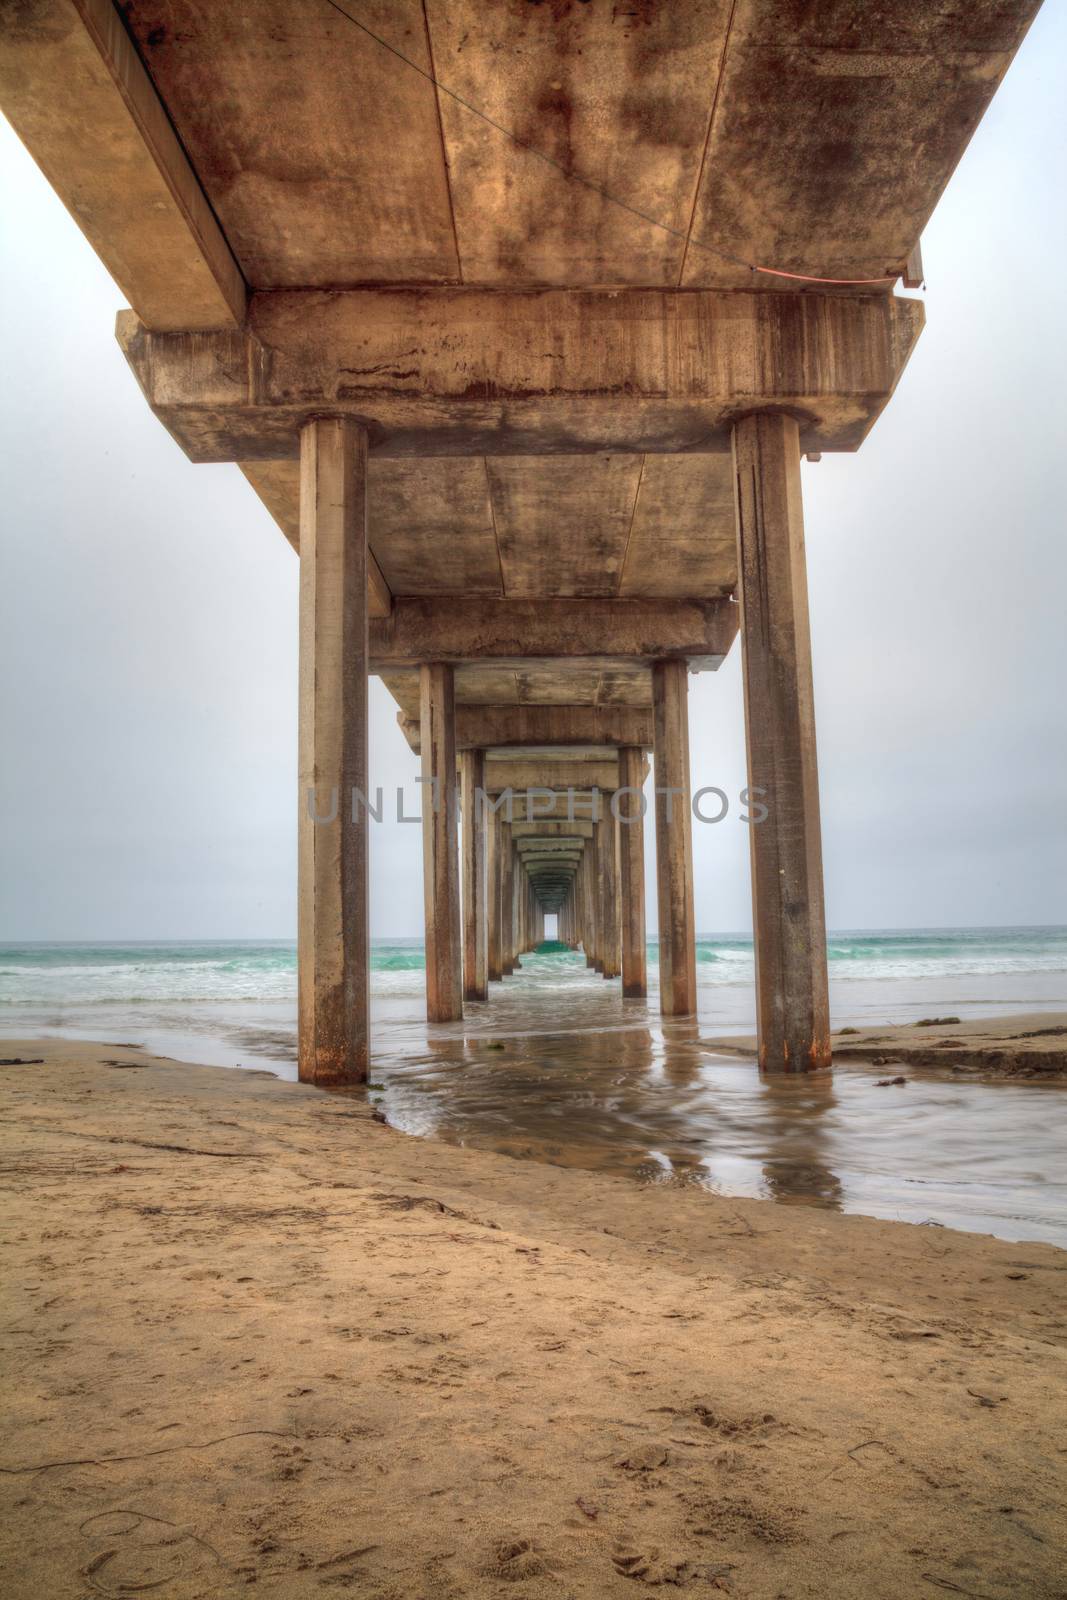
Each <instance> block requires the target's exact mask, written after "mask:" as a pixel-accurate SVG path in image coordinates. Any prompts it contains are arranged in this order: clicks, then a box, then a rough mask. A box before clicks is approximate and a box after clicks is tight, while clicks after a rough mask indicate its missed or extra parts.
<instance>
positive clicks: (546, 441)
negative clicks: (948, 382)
mask: <svg viewBox="0 0 1067 1600" xmlns="http://www.w3.org/2000/svg"><path fill="white" fill-rule="evenodd" d="M923 315H924V313H923V306H922V303H921V301H918V300H906V299H900V300H898V299H896V298H894V297H893V296H891V295H864V294H856V295H847V294H818V293H813V294H802V295H801V294H795V293H775V292H762V293H758V294H755V293H753V294H747V293H742V292H736V291H729V290H716V289H622V290H611V291H608V290H603V289H481V288H474V287H470V288H453V287H434V288H418V289H413V288H409V289H350V290H342V291H338V292H328V293H327V292H323V291H320V290H316V289H299V290H275V291H268V292H261V293H258V294H255V295H253V296H252V297H251V299H250V301H249V308H248V320H247V324H246V326H245V327H244V328H242V329H239V330H235V331H226V330H223V331H219V332H214V333H212V332H187V333H158V332H150V331H149V329H148V328H146V327H145V326H144V325H143V324H142V323H141V321H140V320H139V319H138V318H137V316H136V315H135V314H134V313H133V312H120V314H119V317H118V322H117V325H116V333H117V337H118V340H119V343H120V345H121V346H122V349H123V352H124V354H125V356H126V359H127V360H128V361H129V363H130V365H131V367H132V368H133V370H134V373H135V374H136V377H137V380H138V382H139V383H140V385H141V388H142V389H143V390H144V393H145V395H146V397H147V399H148V402H149V404H150V405H151V407H152V409H153V410H154V411H155V413H156V415H157V416H158V417H159V418H160V420H161V421H162V422H163V423H164V424H165V425H166V427H167V428H168V429H169V430H170V432H171V434H172V435H173V437H174V438H175V439H176V440H177V442H178V443H179V444H180V445H181V447H182V449H183V450H184V451H185V452H186V454H187V455H188V456H189V458H190V459H191V460H193V461H244V462H250V461H257V460H260V461H263V460H272V459H276V460H278V459H287V458H291V457H292V456H293V455H294V454H295V451H296V439H297V435H298V432H299V429H300V426H301V424H302V423H303V422H304V421H305V420H306V419H307V417H308V416H309V415H311V414H316V413H319V412H322V411H330V412H340V413H348V414H351V415H352V416H354V417H358V418H359V420H360V421H361V423H363V424H364V425H365V426H367V427H368V428H369V430H370V434H371V441H372V447H373V449H374V450H375V451H376V453H377V454H379V455H386V456H420V455H422V456H432V455H479V456H496V455H554V454H566V455H573V454H581V453H583V452H597V451H601V452H602V451H629V452H633V453H644V452H650V453H664V452H666V453H669V452H675V451H693V450H697V451H708V450H721V451H725V450H727V449H729V429H730V427H731V425H732V423H733V422H734V420H735V419H736V418H737V417H738V416H739V415H743V414H744V413H745V412H748V411H753V410H759V409H766V408H772V409H780V410H788V411H789V412H790V413H792V414H793V415H795V416H796V417H797V418H798V420H799V422H800V428H801V435H800V437H801V448H802V449H804V450H814V451H822V450H855V449H857V448H858V446H859V444H860V443H861V441H862V440H863V438H864V436H865V435H866V433H867V432H868V431H869V429H870V427H871V425H872V423H873V422H874V420H875V418H876V417H877V416H878V415H879V413H880V412H881V410H882V408H883V406H884V405H885V404H886V402H887V401H888V400H889V398H890V396H891V395H892V393H893V389H894V388H895V386H896V383H897V380H898V379H899V377H900V374H901V372H902V371H903V369H904V365H905V363H906V361H907V359H908V357H909V356H910V354H911V351H912V349H913V348H914V345H915V342H916V340H917V339H918V337H919V334H920V332H921V330H922V325H923Z"/></svg>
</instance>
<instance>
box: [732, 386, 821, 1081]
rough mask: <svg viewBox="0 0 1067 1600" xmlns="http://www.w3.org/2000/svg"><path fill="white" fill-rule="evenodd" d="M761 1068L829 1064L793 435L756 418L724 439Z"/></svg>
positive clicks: (789, 425) (780, 422)
mask: <svg viewBox="0 0 1067 1600" xmlns="http://www.w3.org/2000/svg"><path fill="white" fill-rule="evenodd" d="M733 461H734V476H735V481H736V486H737V566H738V595H739V598H740V602H741V652H742V666H743V675H744V694H745V739H746V744H747V750H748V786H749V794H750V797H751V799H752V801H758V802H760V803H761V804H765V805H766V806H767V815H766V817H765V818H764V820H763V821H762V822H759V823H756V824H752V825H750V828H749V838H750V841H751V856H752V913H753V925H754V930H755V944H756V1008H757V1025H758V1035H759V1061H760V1066H761V1068H763V1070H764V1071H784V1072H802V1071H808V1070H810V1069H811V1068H816V1067H826V1066H829V1064H830V1002H829V994H828V985H827V971H826V919H825V914H824V911H823V881H822V838H821V834H820V828H819V777H818V767H817V762H816V754H815V696H814V691H813V688H812V679H811V637H810V630H809V625H808V580H807V571H806V565H805V559H804V516H803V508H802V501H801V489H800V442H799V429H798V427H797V424H796V421H795V420H794V419H793V418H792V417H786V416H781V415H778V414H774V415H769V414H766V413H763V414H757V415H754V416H750V417H745V418H743V419H742V421H740V422H738V423H736V424H735V425H734V428H733Z"/></svg>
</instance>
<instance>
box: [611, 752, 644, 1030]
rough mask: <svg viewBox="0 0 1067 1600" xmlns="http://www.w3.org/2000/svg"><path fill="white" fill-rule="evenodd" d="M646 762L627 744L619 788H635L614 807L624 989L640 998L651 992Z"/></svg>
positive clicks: (630, 996) (629, 995)
mask: <svg viewBox="0 0 1067 1600" xmlns="http://www.w3.org/2000/svg"><path fill="white" fill-rule="evenodd" d="M643 766H644V751H643V750H640V749H638V748H637V747H636V746H634V745H627V746H626V747H625V748H624V749H622V750H620V751H619V788H620V789H629V790H631V791H636V792H631V793H630V794H626V795H620V796H618V797H617V800H616V807H615V808H616V810H617V811H618V813H619V896H620V909H621V917H622V992H623V994H624V995H625V996H626V998H627V999H629V1000H640V999H643V998H644V997H645V995H647V994H648V971H647V959H646V952H645V944H646V934H645V824H644V806H643V801H644V795H643V793H642V778H641V769H642V767H643Z"/></svg>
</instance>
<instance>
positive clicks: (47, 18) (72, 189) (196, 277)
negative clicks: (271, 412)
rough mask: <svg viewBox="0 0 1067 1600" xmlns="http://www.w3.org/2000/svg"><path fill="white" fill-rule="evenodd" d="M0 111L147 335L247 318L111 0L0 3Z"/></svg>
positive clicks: (229, 263)
mask: <svg viewBox="0 0 1067 1600" xmlns="http://www.w3.org/2000/svg"><path fill="white" fill-rule="evenodd" d="M0 104H2V105H3V108H4V113H5V115H6V116H7V118H8V119H9V121H10V122H11V124H12V126H13V127H14V129H15V132H16V133H17V134H18V136H19V138H20V139H21V140H22V141H23V143H24V144H25V145H26V146H27V148H28V149H29V152H30V154H31V155H32V156H33V158H34V160H35V161H36V162H37V164H38V165H39V166H40V167H41V168H42V170H43V171H44V173H45V176H46V177H47V178H48V181H49V183H50V184H51V185H52V188H53V189H54V190H55V191H56V193H57V194H58V196H59V198H60V199H61V200H62V202H63V204H64V205H65V206H66V208H67V210H68V211H69V212H70V213H71V215H72V216H73V218H74V220H75V222H77V224H78V226H79V227H80V228H81V230H82V232H83V233H84V234H85V236H86V238H87V239H88V241H89V243H90V244H91V245H92V247H93V249H94V250H95V251H96V253H97V255H98V256H99V257H100V259H101V261H102V262H103V263H104V265H105V267H106V268H107V270H108V271H109V272H110V273H111V276H112V277H113V278H114V279H115V281H116V283H117V284H118V285H119V288H120V289H121V290H122V292H123V294H124V295H126V296H127V298H128V299H129V302H130V304H131V305H132V306H133V308H134V311H135V312H136V314H137V315H138V316H139V317H140V318H141V320H142V321H143V322H144V324H145V326H146V327H148V328H153V329H155V330H157V331H159V332H165V331H172V330H177V329H184V330H185V331H186V333H188V332H191V331H196V330H200V329H204V328H226V327H231V328H232V327H235V326H239V325H240V324H241V323H242V322H243V321H244V315H245V302H246V290H245V282H244V278H243V277H242V275H241V271H240V268H239V267H238V265H237V262H236V261H235V260H234V257H233V255H232V253H231V251H230V247H229V245H228V244H227V242H226V239H225V238H224V236H223V233H222V230H221V228H220V227H219V225H218V223H217V222H216V220H215V214H214V212H213V211H212V209H211V207H210V205H209V204H208V202H207V199H206V198H205V196H204V193H203V190H202V189H201V187H200V183H199V180H198V179H197V176H196V174H195V173H194V171H193V169H192V167H191V166H190V165H189V162H188V160H187V159H186V156H185V152H184V150H183V149H182V147H181V144H180V143H179V141H178V138H177V135H176V134H175V132H174V129H173V127H172V126H171V121H170V118H169V116H168V115H167V111H166V109H165V108H164V106H163V104H162V103H161V101H160V99H159V96H158V95H157V94H156V91H155V89H154V87H153V85H152V80H151V78H150V77H149V76H148V73H147V72H146V71H145V69H144V67H143V66H142V65H141V59H140V57H139V56H138V54H137V52H136V50H135V49H134V47H133V45H132V43H131V42H130V38H129V35H128V34H127V32H126V30H125V28H124V27H123V25H122V21H121V18H120V17H119V13H118V9H117V8H116V7H115V6H113V5H112V4H111V3H110V0H35V3H34V4H33V5H28V6H13V7H5V15H4V21H3V26H2V27H0ZM290 453H291V454H293V455H295V454H296V453H297V435H296V434H294V435H293V439H292V442H291V450H290Z"/></svg>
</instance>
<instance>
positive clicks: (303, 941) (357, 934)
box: [297, 417, 370, 1085]
mask: <svg viewBox="0 0 1067 1600" xmlns="http://www.w3.org/2000/svg"><path fill="white" fill-rule="evenodd" d="M298 766H299V773H300V778H299V784H300V821H299V861H298V894H297V898H298V912H297V939H298V947H297V948H298V955H297V990H298V998H297V1016H298V1045H297V1056H298V1071H299V1075H300V1079H301V1081H302V1082H303V1083H317V1084H323V1085H327V1084H341V1083H361V1082H363V1081H364V1079H365V1078H366V1077H367V1067H368V1060H369V1055H370V1032H369V1022H368V1015H369V1003H368V1000H369V984H368V972H369V967H370V930H369V926H368V920H367V867H368V837H367V833H368V829H367V811H366V806H365V805H363V804H361V803H359V801H358V798H357V804H356V807H355V813H354V814H353V791H354V790H356V791H359V792H360V793H361V794H362V795H364V796H365V795H366V793H367V435H366V431H365V430H364V429H363V428H362V427H360V426H359V424H358V423H355V422H353V421H351V420H349V419H348V418H341V417H324V418H317V419H316V420H315V421H313V422H309V423H307V424H306V426H305V427H304V429H303V431H302V432H301V435H300V734H299V761H298ZM331 813H332V818H331ZM316 818H330V820H326V821H316V820H315V819H316Z"/></svg>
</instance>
